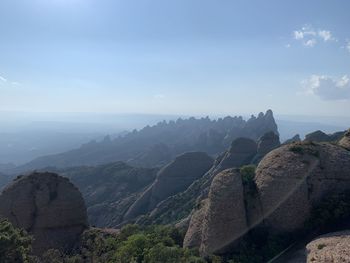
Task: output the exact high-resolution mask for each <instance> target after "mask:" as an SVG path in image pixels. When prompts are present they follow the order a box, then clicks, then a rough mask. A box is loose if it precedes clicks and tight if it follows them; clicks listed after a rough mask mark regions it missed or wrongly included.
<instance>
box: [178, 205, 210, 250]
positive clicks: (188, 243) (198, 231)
mask: <svg viewBox="0 0 350 263" xmlns="http://www.w3.org/2000/svg"><path fill="white" fill-rule="evenodd" d="M208 203H209V200H208V199H204V200H202V202H201V204H200V207H199V209H197V210H195V211H194V212H193V214H192V216H191V220H190V224H189V226H188V230H187V232H186V235H185V238H184V247H188V248H194V247H200V245H201V243H202V227H203V222H204V218H205V215H206V213H207V210H208Z"/></svg>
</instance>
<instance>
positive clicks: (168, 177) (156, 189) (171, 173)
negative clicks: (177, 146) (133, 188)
mask: <svg viewBox="0 0 350 263" xmlns="http://www.w3.org/2000/svg"><path fill="white" fill-rule="evenodd" d="M212 164H213V159H212V158H211V157H209V156H208V155H207V154H206V153H202V152H188V153H184V154H182V155H179V156H178V157H177V158H176V159H175V160H174V161H172V162H171V163H169V164H168V165H166V166H165V167H163V168H162V169H161V170H160V171H159V173H158V175H157V178H156V180H155V182H154V183H153V184H152V185H151V186H150V187H149V188H148V189H147V190H146V191H145V192H144V193H143V194H142V195H141V197H140V198H139V199H138V200H137V201H136V202H135V203H134V204H133V205H132V206H131V207H130V209H129V210H128V212H127V213H126V215H125V219H132V218H135V217H137V216H138V215H141V214H144V213H146V212H148V211H151V210H152V209H154V208H155V207H156V206H157V204H158V203H159V202H161V201H162V200H164V199H166V198H167V197H169V196H172V195H174V194H177V193H178V192H182V191H184V190H186V188H187V187H188V186H189V185H190V184H191V183H192V182H193V181H195V180H196V179H198V178H200V177H202V176H203V175H204V174H205V173H206V172H207V171H208V170H209V169H210V167H211V166H212Z"/></svg>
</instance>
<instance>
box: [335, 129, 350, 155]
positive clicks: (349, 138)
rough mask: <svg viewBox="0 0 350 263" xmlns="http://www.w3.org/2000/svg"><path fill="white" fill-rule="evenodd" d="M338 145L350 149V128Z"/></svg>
mask: <svg viewBox="0 0 350 263" xmlns="http://www.w3.org/2000/svg"><path fill="white" fill-rule="evenodd" d="M338 145H340V146H341V147H343V148H345V149H347V150H349V151H350V129H349V130H348V131H347V132H346V133H345V135H344V137H343V138H341V139H340V141H339V142H338Z"/></svg>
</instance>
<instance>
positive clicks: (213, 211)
mask: <svg viewBox="0 0 350 263" xmlns="http://www.w3.org/2000/svg"><path fill="white" fill-rule="evenodd" d="M243 193H244V190H243V184H242V178H241V175H240V173H239V170H238V169H227V170H224V171H223V172H221V173H219V174H218V175H217V176H215V178H214V180H213V182H212V184H211V186H210V192H209V198H208V208H207V210H206V213H205V216H204V220H203V222H202V224H203V225H202V237H201V239H202V242H201V247H200V250H201V251H203V252H204V253H205V254H210V253H213V252H216V253H218V252H220V251H221V250H224V249H225V247H226V246H228V245H230V244H231V243H232V241H234V240H237V239H238V238H239V237H241V236H242V235H243V234H244V233H245V231H246V230H247V221H246V217H245V204H244V195H243Z"/></svg>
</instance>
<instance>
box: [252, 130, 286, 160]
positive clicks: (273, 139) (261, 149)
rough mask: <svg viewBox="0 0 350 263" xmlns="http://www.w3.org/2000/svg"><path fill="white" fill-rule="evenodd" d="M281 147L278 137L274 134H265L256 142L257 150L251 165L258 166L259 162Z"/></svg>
mask: <svg viewBox="0 0 350 263" xmlns="http://www.w3.org/2000/svg"><path fill="white" fill-rule="evenodd" d="M280 145H281V143H280V139H279V136H278V135H277V134H275V133H274V132H272V131H271V132H267V133H265V134H264V135H263V136H261V137H260V138H259V140H258V150H257V154H256V155H255V157H254V159H253V160H252V163H255V164H258V163H259V162H260V160H261V159H262V158H263V157H264V156H265V155H266V154H267V153H269V152H270V151H272V150H273V149H276V148H277V147H279V146H280Z"/></svg>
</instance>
